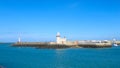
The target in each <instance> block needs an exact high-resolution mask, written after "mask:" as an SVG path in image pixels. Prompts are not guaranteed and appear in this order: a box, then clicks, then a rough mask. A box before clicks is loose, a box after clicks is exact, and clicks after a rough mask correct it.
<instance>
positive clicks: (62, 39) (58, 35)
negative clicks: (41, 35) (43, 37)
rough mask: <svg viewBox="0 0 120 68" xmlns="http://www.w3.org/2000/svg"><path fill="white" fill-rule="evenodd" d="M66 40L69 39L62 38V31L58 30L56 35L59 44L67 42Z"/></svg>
mask: <svg viewBox="0 0 120 68" xmlns="http://www.w3.org/2000/svg"><path fill="white" fill-rule="evenodd" d="M66 41H67V39H66V38H65V37H64V38H61V37H60V33H59V32H58V33H57V35H56V42H57V44H66Z"/></svg>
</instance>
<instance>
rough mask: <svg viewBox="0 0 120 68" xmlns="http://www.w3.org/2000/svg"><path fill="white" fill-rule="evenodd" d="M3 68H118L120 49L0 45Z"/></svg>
mask: <svg viewBox="0 0 120 68" xmlns="http://www.w3.org/2000/svg"><path fill="white" fill-rule="evenodd" d="M0 66H3V67H4V68H120V47H112V48H68V49H36V48H30V47H26V48H19V47H11V44H0Z"/></svg>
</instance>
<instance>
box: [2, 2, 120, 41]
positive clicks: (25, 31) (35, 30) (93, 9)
mask: <svg viewBox="0 0 120 68" xmlns="http://www.w3.org/2000/svg"><path fill="white" fill-rule="evenodd" d="M57 32H60V33H61V36H62V37H64V36H66V37H67V38H68V39H69V40H92V39H93V40H95V39H97V40H98V39H112V38H117V39H120V1H119V0H0V41H1V42H16V41H17V38H18V36H19V35H20V36H21V39H22V41H54V40H55V39H56V38H55V36H56V33H57Z"/></svg>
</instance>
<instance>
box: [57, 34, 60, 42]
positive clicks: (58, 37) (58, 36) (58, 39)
mask: <svg viewBox="0 0 120 68" xmlns="http://www.w3.org/2000/svg"><path fill="white" fill-rule="evenodd" d="M56 42H57V44H60V33H59V32H57V35H56Z"/></svg>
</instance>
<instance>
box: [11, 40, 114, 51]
mask: <svg viewBox="0 0 120 68" xmlns="http://www.w3.org/2000/svg"><path fill="white" fill-rule="evenodd" d="M12 46H15V47H35V48H47V49H50V48H51V49H61V48H79V47H83V48H105V47H112V43H84V44H83V43H79V44H75V45H68V44H50V43H43V42H20V43H14V44H13V45H12Z"/></svg>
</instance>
